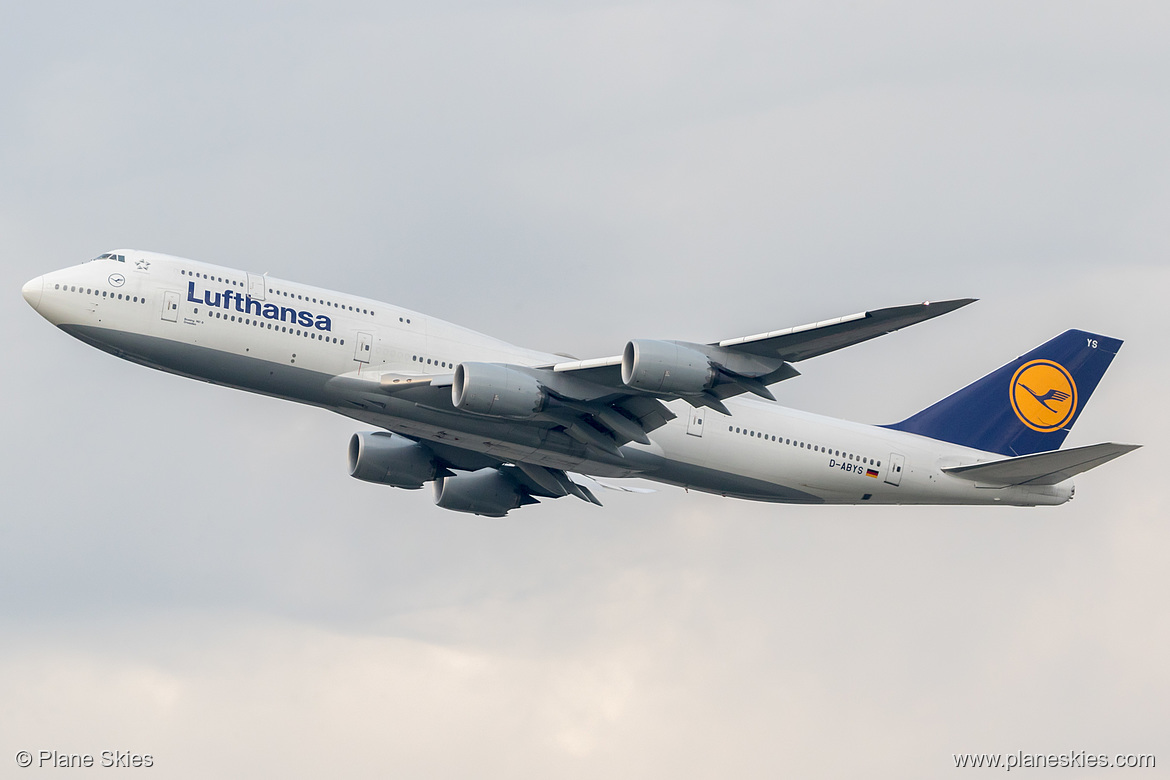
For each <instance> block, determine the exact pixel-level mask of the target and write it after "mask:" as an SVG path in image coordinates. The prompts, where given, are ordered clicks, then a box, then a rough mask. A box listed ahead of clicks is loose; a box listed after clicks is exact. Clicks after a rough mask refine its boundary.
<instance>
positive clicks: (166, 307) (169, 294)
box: [162, 290, 179, 322]
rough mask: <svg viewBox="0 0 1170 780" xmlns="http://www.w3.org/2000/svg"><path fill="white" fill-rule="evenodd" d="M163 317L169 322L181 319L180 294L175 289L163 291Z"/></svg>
mask: <svg viewBox="0 0 1170 780" xmlns="http://www.w3.org/2000/svg"><path fill="white" fill-rule="evenodd" d="M162 318H163V319H164V320H166V321H167V322H178V321H179V294H178V293H177V292H175V291H173V290H166V291H165V292H163V308H162Z"/></svg>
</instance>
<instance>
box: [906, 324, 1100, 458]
mask: <svg viewBox="0 0 1170 780" xmlns="http://www.w3.org/2000/svg"><path fill="white" fill-rule="evenodd" d="M1119 349H1121V340H1120V339H1113V338H1109V337H1108V336H1098V335H1096V334H1093V333H1086V332H1085V331H1083V330H1066V331H1065V332H1064V333H1061V334H1060V335H1059V336H1057V337H1056V338H1054V339H1052V340H1051V341H1049V342H1047V343H1045V344H1041V345H1040V346H1039V347H1036V349H1034V350H1032V351H1031V352H1029V353H1028V354H1026V355H1024V356H1023V357H1020V358H1016V359H1015V360H1013V361H1012V362H1011V363H1008V364H1007V365H1006V366H1003V367H1002V368H999V369H997V370H995V371H993V372H991V373H990V374H988V375H987V376H985V377H983V378H982V379H979V380H977V381H976V382H974V383H972V384H969V385H967V386H966V387H964V388H963V389H962V390H960V391H958V392H957V393H953V394H951V395H949V396H947V397H946V398H944V399H943V400H941V401H939V402H938V403H936V404H934V405H933V406H929V407H927V408H926V409H923V410H922V411H921V412H919V413H918V414H916V415H914V416H913V417H909V418H907V419H905V420H903V421H902V422H900V423H895V424H893V425H887V426H885V427H887V428H892V429H894V430H896V431H906V432H908V433H917V434H919V435H921V436H929V437H930V438H932V439H939V440H941V441H948V442H951V443H953V444H961V445H963V446H965V447H973V448H975V449H978V450H984V451H987V452H997V453H999V454H1000V455H1031V454H1032V453H1036V452H1048V451H1050V450H1055V449H1058V448H1059V447H1060V445H1061V444H1062V443H1063V442H1064V437H1065V436H1067V435H1068V432H1069V430H1070V429H1071V428H1072V426H1073V423H1075V422H1076V421H1077V417H1079V416H1080V414H1081V411H1082V410H1083V409H1084V408H1085V404H1086V403H1088V401H1089V396H1090V395H1092V394H1093V391H1094V390H1095V389H1096V388H1097V383H1098V382H1100V381H1101V377H1102V376H1104V375H1105V369H1107V368H1109V364H1110V363H1111V362H1112V361H1113V356H1114V355H1116V354H1117V350H1119Z"/></svg>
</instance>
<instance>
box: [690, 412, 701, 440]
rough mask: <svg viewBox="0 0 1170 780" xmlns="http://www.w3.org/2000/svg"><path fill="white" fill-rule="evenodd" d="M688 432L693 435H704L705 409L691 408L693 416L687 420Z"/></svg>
mask: <svg viewBox="0 0 1170 780" xmlns="http://www.w3.org/2000/svg"><path fill="white" fill-rule="evenodd" d="M687 433H689V434H690V435H691V436H702V435H703V409H702V408H697V409H691V418H690V419H689V420H687Z"/></svg>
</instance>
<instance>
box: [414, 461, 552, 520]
mask: <svg viewBox="0 0 1170 780" xmlns="http://www.w3.org/2000/svg"><path fill="white" fill-rule="evenodd" d="M536 503H539V502H538V501H537V500H536V499H535V498H533V497H532V496H530V495H528V493H526V492H524V491H523V490H522V489H521V488H520V487H519V485H517V484H516V483H515V482H513V481H512V480H511V479H509V478H508V477H506V476H505V475H504V474H502V473H500V471H499V469H492V468H488V469H480V470H479V471H473V472H471V473H467V474H457V475H455V476H453V477H439V478H437V479H436V480H435V504H436V505H438V506H440V507H442V508H443V509H450V510H452V511H455V512H470V513H472V514H475V515H484V516H485V517H503V516H504V515H506V514H508V511H509V510H512V509H516V508H517V507H519V506H522V505H524V504H536Z"/></svg>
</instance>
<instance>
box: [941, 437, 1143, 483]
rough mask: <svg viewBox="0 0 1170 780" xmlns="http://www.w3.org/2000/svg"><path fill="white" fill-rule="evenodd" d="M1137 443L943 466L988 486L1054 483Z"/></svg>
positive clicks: (1117, 455) (1105, 460) (956, 473)
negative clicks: (967, 464)
mask: <svg viewBox="0 0 1170 780" xmlns="http://www.w3.org/2000/svg"><path fill="white" fill-rule="evenodd" d="M1140 446H1141V445H1140V444H1114V443H1113V442H1106V443H1104V444H1091V445H1089V446H1088V447H1074V448H1073V449H1070V450H1055V451H1053V452H1039V453H1036V454H1035V455H1021V456H1019V457H1017V458H1005V459H1003V460H993V461H991V462H990V463H976V464H975V465H973V466H951V467H950V468H944V469H943V471H945V472H946V473H948V474H950V475H951V476H953V477H959V478H960V479H969V480H971V481H972V482H983V483H987V484H991V485H1055V484H1057V483H1058V482H1064V481H1065V480H1066V479H1071V478H1072V477H1074V476H1076V475H1077V474H1080V473H1081V472H1082V471H1088V470H1089V469H1092V468H1096V467H1097V466H1100V465H1101V464H1102V463H1108V462H1109V461H1111V460H1113V459H1114V458H1119V457H1121V456H1122V455H1124V454H1125V453H1127V452H1130V451H1131V450H1136V449H1137V448H1138V447H1140Z"/></svg>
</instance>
